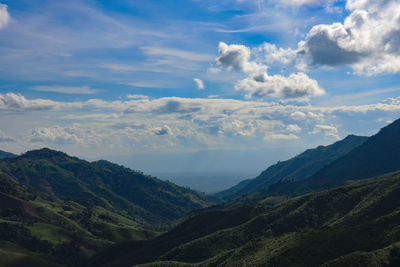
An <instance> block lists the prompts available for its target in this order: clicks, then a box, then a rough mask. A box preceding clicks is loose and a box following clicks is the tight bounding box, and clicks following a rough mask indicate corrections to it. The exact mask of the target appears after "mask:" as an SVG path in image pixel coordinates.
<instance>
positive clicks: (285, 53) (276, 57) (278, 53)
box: [261, 43, 297, 64]
mask: <svg viewBox="0 0 400 267" xmlns="http://www.w3.org/2000/svg"><path fill="white" fill-rule="evenodd" d="M261 48H262V50H263V52H265V59H266V61H267V63H274V62H280V63H282V64H289V63H291V62H292V61H293V60H294V59H295V58H296V54H297V51H296V50H295V49H291V48H286V49H284V48H282V47H280V48H277V47H276V45H274V44H270V43H264V44H263V45H262V46H261Z"/></svg>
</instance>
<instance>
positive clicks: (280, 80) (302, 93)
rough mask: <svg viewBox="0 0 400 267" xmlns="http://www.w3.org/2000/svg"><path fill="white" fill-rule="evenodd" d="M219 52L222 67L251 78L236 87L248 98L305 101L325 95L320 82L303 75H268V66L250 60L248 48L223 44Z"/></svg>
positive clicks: (300, 73)
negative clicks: (306, 98) (308, 98)
mask: <svg viewBox="0 0 400 267" xmlns="http://www.w3.org/2000/svg"><path fill="white" fill-rule="evenodd" d="M267 49H269V48H267ZM273 49H274V48H273ZM218 50H219V56H218V57H217V59H216V61H217V63H218V64H219V65H220V66H223V67H224V68H226V69H227V70H232V69H234V70H237V71H242V72H244V73H246V74H248V78H245V79H243V80H240V81H238V82H237V83H236V85H235V89H236V90H240V91H245V92H247V95H246V97H248V98H253V97H255V98H304V97H314V96H319V95H323V94H324V93H325V91H324V90H323V89H322V88H320V87H319V85H318V82H317V81H315V80H313V79H311V78H309V77H308V76H307V74H305V73H302V72H299V73H292V74H291V75H289V77H284V76H281V75H272V76H270V75H268V73H267V66H266V65H262V64H259V63H256V62H255V61H251V60H250V57H251V52H250V49H249V48H248V47H246V46H243V45H227V44H225V43H223V42H221V43H220V44H219V49H218ZM275 50H276V48H275ZM279 53H280V52H279ZM285 53H286V52H285Z"/></svg>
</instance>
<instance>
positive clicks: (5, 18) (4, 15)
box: [0, 4, 10, 30]
mask: <svg viewBox="0 0 400 267" xmlns="http://www.w3.org/2000/svg"><path fill="white" fill-rule="evenodd" d="M9 21H10V14H9V13H8V10H7V5H4V4H0V30H1V29H4V28H5V27H7V25H8V23H9Z"/></svg>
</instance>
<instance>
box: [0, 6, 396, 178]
mask: <svg viewBox="0 0 400 267" xmlns="http://www.w3.org/2000/svg"><path fill="white" fill-rule="evenodd" d="M399 117H400V1H397V0H347V1H344V0H325V1H322V0H264V1H263V0H258V1H257V0H251V1H250V0H226V1H210V0H201V1H200V0H176V1H167V0H157V1H154V0H146V1H128V0H113V1H105V0H104V1H95V0H79V1H78V0H70V1H50V0H36V1H32V0H30V1H28V0H12V1H11V0H10V1H8V0H0V149H1V150H6V151H10V152H14V153H23V152H25V151H27V150H32V149H37V148H41V147H50V148H53V149H57V150H62V151H65V152H67V153H70V154H72V155H75V156H79V157H82V158H86V159H97V158H106V159H112V160H114V161H117V162H120V163H124V164H126V165H128V166H129V167H132V168H135V169H141V170H144V171H146V172H158V173H161V172H167V173H168V172H175V173H179V172H190V171H193V172H194V171H195V172H201V171H204V172H221V173H222V172H229V171H230V172H241V173H244V175H245V174H247V175H256V174H257V173H259V172H261V171H262V170H263V169H265V168H266V167H267V166H268V165H269V164H271V163H274V162H276V161H278V160H283V159H287V158H289V157H291V156H294V155H296V154H297V153H300V152H301V151H302V150H304V149H306V148H311V147H315V146H318V145H326V144H330V143H333V142H335V141H337V140H340V139H342V138H344V137H346V136H347V135H348V134H357V135H368V136H369V135H372V134H374V133H376V132H377V131H378V130H379V129H380V128H382V127H384V126H385V125H387V124H388V123H390V122H392V121H393V120H395V119H397V118H399Z"/></svg>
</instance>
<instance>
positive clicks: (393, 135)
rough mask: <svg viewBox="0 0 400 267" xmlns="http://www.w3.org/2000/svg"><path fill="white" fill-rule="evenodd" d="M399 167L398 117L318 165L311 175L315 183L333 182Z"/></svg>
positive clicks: (399, 137)
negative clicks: (336, 155)
mask: <svg viewBox="0 0 400 267" xmlns="http://www.w3.org/2000/svg"><path fill="white" fill-rule="evenodd" d="M397 170H400V119H399V120H396V121H394V122H393V123H391V124H389V125H388V126H386V127H384V128H382V129H381V130H380V131H379V132H378V133H377V134H376V135H374V136H372V137H370V138H369V139H368V140H367V141H366V142H364V143H363V144H362V145H361V146H359V147H356V148H355V149H353V150H352V151H350V152H349V153H348V154H346V155H345V156H343V157H341V158H339V159H337V160H336V161H334V162H332V164H330V165H328V166H326V167H325V168H322V169H321V170H320V171H318V172H317V173H316V174H315V175H314V176H313V177H312V178H311V182H312V183H316V184H332V183H333V184H335V183H337V182H338V181H344V180H349V179H363V178H369V177H374V176H376V175H379V174H383V173H388V172H392V171H397Z"/></svg>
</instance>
